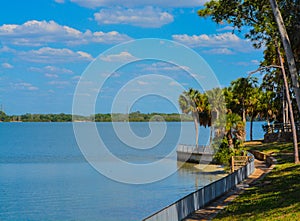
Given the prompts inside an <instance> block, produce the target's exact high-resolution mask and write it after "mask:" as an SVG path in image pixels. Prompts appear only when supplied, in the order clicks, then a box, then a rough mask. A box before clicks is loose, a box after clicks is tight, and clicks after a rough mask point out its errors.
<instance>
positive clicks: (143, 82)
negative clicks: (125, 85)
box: [137, 81, 149, 86]
mask: <svg viewBox="0 0 300 221" xmlns="http://www.w3.org/2000/svg"><path fill="white" fill-rule="evenodd" d="M137 83H138V85H142V86H144V85H148V84H149V82H146V81H137Z"/></svg>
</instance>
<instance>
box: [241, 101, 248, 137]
mask: <svg viewBox="0 0 300 221" xmlns="http://www.w3.org/2000/svg"><path fill="white" fill-rule="evenodd" d="M242 111H243V113H242V115H243V116H242V118H243V122H244V124H245V126H244V131H245V134H244V137H243V138H242V140H243V141H246V134H247V130H246V124H247V119H246V110H245V104H244V102H243V110H242Z"/></svg>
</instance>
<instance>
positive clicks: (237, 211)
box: [217, 164, 300, 220]
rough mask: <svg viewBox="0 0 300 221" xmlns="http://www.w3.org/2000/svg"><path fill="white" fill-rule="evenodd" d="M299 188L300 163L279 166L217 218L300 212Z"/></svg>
mask: <svg viewBox="0 0 300 221" xmlns="http://www.w3.org/2000/svg"><path fill="white" fill-rule="evenodd" d="M299 189H300V165H292V164H286V165H279V169H276V170H274V171H272V172H271V173H270V174H269V175H268V176H266V177H265V178H264V179H262V180H261V181H260V183H258V184H257V185H256V186H254V187H252V188H249V189H248V190H246V191H245V193H244V194H242V195H241V196H240V197H238V198H237V199H236V200H235V201H234V202H233V203H232V204H231V205H229V206H228V207H227V208H226V210H225V211H224V212H222V213H221V214H219V215H218V216H217V218H218V219H220V220H222V219H225V218H229V217H231V216H232V215H234V216H235V217H238V220H246V219H247V220H249V219H250V220H256V219H264V218H266V217H274V216H275V217H276V216H283V217H284V216H285V215H286V214H291V213H296V212H298V213H300V191H299Z"/></svg>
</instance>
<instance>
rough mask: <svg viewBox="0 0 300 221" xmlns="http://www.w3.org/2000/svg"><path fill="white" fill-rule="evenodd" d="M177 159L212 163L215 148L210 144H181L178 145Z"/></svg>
mask: <svg viewBox="0 0 300 221" xmlns="http://www.w3.org/2000/svg"><path fill="white" fill-rule="evenodd" d="M176 152H177V160H178V161H182V162H189V163H210V162H211V161H212V159H213V155H214V150H213V149H212V147H210V146H201V145H198V146H195V145H186V144H179V145H178V146H177V151H176Z"/></svg>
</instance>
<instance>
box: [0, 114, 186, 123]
mask: <svg viewBox="0 0 300 221" xmlns="http://www.w3.org/2000/svg"><path fill="white" fill-rule="evenodd" d="M112 116H113V117H112ZM73 117H74V118H75V119H76V121H95V122H111V121H112V119H113V120H114V121H119V122H124V121H128V119H129V121H132V122H148V121H156V122H158V121H167V122H177V121H191V120H192V118H191V117H190V116H188V115H186V114H177V113H171V114H165V113H149V114H144V113H140V112H133V113H130V114H129V115H128V114H118V113H116V114H95V115H92V116H72V115H71V114H64V113H61V114H29V113H27V114H23V115H19V116H17V115H12V116H8V115H6V114H5V113H4V112H0V121H7V122H9V121H22V122H72V120H73Z"/></svg>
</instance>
